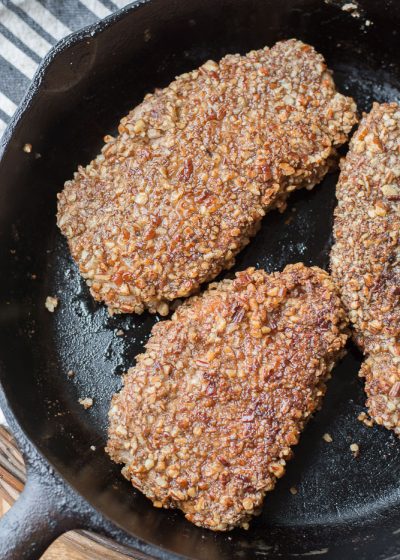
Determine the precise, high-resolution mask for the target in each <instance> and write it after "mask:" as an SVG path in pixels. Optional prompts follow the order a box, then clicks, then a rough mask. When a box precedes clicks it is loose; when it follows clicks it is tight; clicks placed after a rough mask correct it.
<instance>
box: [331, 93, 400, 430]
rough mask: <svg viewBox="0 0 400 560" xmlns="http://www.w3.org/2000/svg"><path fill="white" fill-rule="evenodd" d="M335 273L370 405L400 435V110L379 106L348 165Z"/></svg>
mask: <svg viewBox="0 0 400 560" xmlns="http://www.w3.org/2000/svg"><path fill="white" fill-rule="evenodd" d="M341 168H342V171H341V175H340V179H339V183H338V186H337V198H338V201H339V203H338V206H337V209H336V212H335V227H334V233H335V238H336V244H335V245H334V247H333V249H332V254H331V265H332V274H333V277H334V279H335V280H336V282H337V284H338V286H340V289H341V293H342V297H343V303H344V304H345V307H346V308H347V310H348V312H349V317H350V319H351V321H352V323H353V325H354V337H355V340H356V342H357V343H358V345H359V346H360V348H361V350H363V352H364V353H365V355H366V356H367V359H366V360H365V362H364V363H363V365H362V368H361V372H360V375H361V376H363V377H365V378H366V385H365V389H366V392H367V395H368V400H367V406H368V408H369V412H370V415H371V416H372V418H373V419H374V420H375V421H376V422H377V423H378V424H382V425H384V426H386V427H387V428H389V429H392V430H394V431H395V433H396V434H397V435H400V340H399V336H400V245H399V235H400V106H399V105H397V104H396V103H385V104H382V105H379V104H378V103H375V104H374V106H373V108H372V110H371V112H370V113H369V114H368V115H365V116H364V118H363V120H362V121H361V124H360V126H359V129H358V131H357V133H356V134H355V135H354V137H353V139H352V141H351V144H350V151H349V153H348V155H347V157H346V159H345V160H344V161H343V162H342V164H341Z"/></svg>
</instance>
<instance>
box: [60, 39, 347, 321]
mask: <svg viewBox="0 0 400 560" xmlns="http://www.w3.org/2000/svg"><path fill="white" fill-rule="evenodd" d="M355 120H356V117H355V104H354V102H353V100H352V99H350V98H347V97H344V96H343V95H340V94H339V93H336V90H335V85H334V82H333V80H332V77H331V74H330V72H329V71H328V70H327V69H326V66H325V63H324V60H323V57H322V56H321V55H320V54H318V53H316V52H315V50H314V49H313V48H312V47H310V46H308V45H305V44H303V43H301V42H300V41H295V40H290V41H284V42H281V43H277V44H276V45H275V46H274V47H273V48H271V49H269V48H264V49H262V50H259V51H252V52H250V53H249V54H247V55H246V56H239V55H229V56H226V57H225V58H223V59H222V60H221V61H220V63H219V64H217V63H216V62H212V61H208V62H206V63H205V64H204V65H203V66H201V67H200V68H199V69H197V70H194V71H193V72H190V73H188V74H183V75H182V76H180V77H179V78H177V79H176V80H175V81H174V82H172V83H171V84H170V85H169V86H168V87H167V88H165V89H162V90H157V91H156V92H155V93H154V94H153V95H148V96H146V97H145V99H144V101H143V103H141V104H140V105H139V106H138V107H136V108H135V109H134V110H133V111H131V112H130V113H129V114H128V115H127V116H126V117H124V118H123V119H122V120H121V123H120V126H119V135H118V136H117V137H116V138H113V137H111V136H108V137H106V138H105V140H106V145H105V146H104V148H103V150H102V152H101V154H100V155H99V156H98V157H97V158H96V159H95V160H94V161H92V162H91V163H90V164H89V165H88V166H87V167H79V169H78V171H77V172H76V173H75V176H74V178H73V180H71V181H67V183H66V184H65V187H64V190H63V192H62V193H60V194H59V203H58V225H59V227H60V228H61V231H62V232H63V233H64V235H65V236H66V237H67V239H68V243H69V246H70V249H71V253H72V256H73V257H74V259H75V260H76V262H77V263H78V265H79V269H80V272H81V274H82V275H83V277H84V278H85V279H86V280H87V282H88V284H89V286H90V290H91V293H92V295H93V296H94V297H95V298H96V299H97V300H103V301H105V302H106V304H107V305H108V306H109V308H110V311H111V312H136V313H141V312H142V311H143V310H144V309H145V308H148V309H149V310H150V311H153V312H154V311H158V312H159V313H160V314H161V315H166V314H167V313H168V303H167V302H169V301H171V300H173V299H175V298H179V297H183V296H188V295H190V294H191V293H193V292H195V291H196V290H197V289H198V288H199V285H200V284H201V283H202V282H206V281H209V280H211V279H213V278H214V277H215V276H216V275H217V274H218V273H219V272H220V271H221V270H223V269H224V268H229V267H231V266H232V265H233V263H234V257H235V255H236V254H237V253H238V252H239V251H240V250H241V249H242V247H243V246H244V245H246V244H247V243H248V241H249V238H250V237H251V236H253V235H254V234H255V233H256V231H257V229H258V227H259V224H260V220H261V218H262V217H263V216H264V214H265V213H266V212H267V211H268V210H271V209H272V208H276V207H277V208H279V209H283V208H284V206H285V200H286V197H287V196H288V193H289V192H290V191H293V190H294V189H296V188H300V187H309V188H311V187H312V186H314V185H315V184H316V183H318V182H319V181H320V180H321V179H322V177H323V176H324V175H325V174H326V172H327V171H328V169H329V168H330V167H331V165H332V162H333V160H334V158H335V146H339V145H341V144H343V143H344V142H345V141H346V139H347V135H348V133H349V132H350V129H351V127H352V125H353V124H354V122H355Z"/></svg>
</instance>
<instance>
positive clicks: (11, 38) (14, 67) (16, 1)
mask: <svg viewBox="0 0 400 560" xmlns="http://www.w3.org/2000/svg"><path fill="white" fill-rule="evenodd" d="M130 1H131V0H112V1H111V0H0V137H1V136H2V134H3V132H4V129H5V127H6V125H7V123H8V121H9V120H10V118H11V117H12V115H13V113H14V111H15V109H16V108H17V105H18V103H19V101H20V100H21V98H22V96H23V94H24V93H25V91H26V89H27V87H28V85H29V82H30V80H31V79H32V77H33V75H34V73H35V70H36V67H37V65H38V64H39V62H40V60H41V59H42V58H43V57H44V55H45V54H46V53H47V51H48V50H49V49H50V48H51V47H52V45H54V43H56V42H57V41H59V40H60V39H62V38H63V37H65V35H68V34H69V33H71V32H72V31H76V30H77V29H80V28H81V27H84V26H85V25H88V24H90V23H93V22H95V21H96V20H98V19H100V18H104V17H106V16H108V15H110V14H111V13H112V12H114V11H116V10H118V9H119V8H123V7H124V6H126V5H127V4H129V3H130Z"/></svg>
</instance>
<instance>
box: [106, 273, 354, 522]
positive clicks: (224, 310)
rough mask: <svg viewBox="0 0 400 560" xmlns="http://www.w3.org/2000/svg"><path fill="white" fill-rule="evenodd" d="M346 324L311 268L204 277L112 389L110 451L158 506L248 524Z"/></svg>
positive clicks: (320, 386) (309, 409)
mask: <svg viewBox="0 0 400 560" xmlns="http://www.w3.org/2000/svg"><path fill="white" fill-rule="evenodd" d="M346 325H347V319H346V315H345V312H344V310H343V309H342V307H341V302H340V299H339V296H338V294H337V293H336V289H335V287H334V285H333V282H332V280H331V279H330V277H329V276H328V274H327V273H326V272H324V271H322V270H321V269H319V268H307V267H305V266H304V265H302V264H296V265H290V266H287V267H286V268H285V270H284V271H283V272H282V273H274V274H270V275H267V274H266V273H265V272H263V271H261V270H258V271H256V270H254V269H252V268H249V269H248V270H246V271H244V272H240V273H238V274H236V279H235V280H233V281H232V280H225V281H223V282H220V283H215V284H212V285H211V286H210V287H209V289H208V290H207V291H206V292H205V293H204V294H203V295H201V296H194V297H192V298H191V299H189V300H188V301H186V302H185V303H184V304H183V305H181V306H180V307H179V308H178V310H177V311H176V312H175V313H174V315H173V317H172V319H171V320H168V321H162V322H160V323H158V324H156V325H155V326H154V327H153V331H152V335H151V338H150V340H149V341H148V343H147V345H146V352H145V353H144V354H141V355H139V356H138V357H137V364H136V366H135V367H133V368H132V369H130V370H129V371H128V373H127V374H126V376H125V378H124V387H123V389H122V390H121V392H120V393H117V394H116V395H114V397H113V400H112V405H111V409H110V413H109V420H110V426H109V441H108V448H107V451H108V453H109V454H110V456H111V458H112V459H113V460H114V461H116V462H118V463H124V464H125V466H124V468H123V469H122V473H123V474H124V476H125V477H126V478H127V479H128V480H130V481H131V482H132V484H133V486H135V487H136V488H138V489H139V490H141V491H142V492H143V493H144V494H146V496H148V497H149V498H150V499H151V500H152V501H153V503H154V505H155V506H156V507H165V508H171V507H175V508H180V509H181V510H182V511H183V512H184V513H185V516H186V518H187V519H188V520H189V521H192V522H193V523H195V524H196V525H199V526H202V527H207V528H209V529H213V530H218V531H224V530H228V529H232V528H233V527H235V526H243V527H246V526H247V522H248V521H249V519H250V518H251V516H252V515H253V514H256V513H257V512H259V511H260V509H261V505H262V502H263V499H264V495H265V493H266V492H267V491H269V490H272V489H273V487H274V485H275V481H276V478H279V477H281V476H282V475H283V474H284V472H285V464H286V461H287V460H288V459H289V458H290V457H291V454H292V452H291V446H293V445H294V444H296V443H297V441H298V439H299V436H300V432H301V431H302V429H303V427H304V425H305V424H306V422H307V420H308V419H309V418H310V415H311V414H312V413H313V412H314V411H315V409H316V408H318V406H319V405H320V403H321V399H322V397H323V395H324V393H325V382H326V381H327V379H328V378H329V376H330V371H331V369H332V368H333V366H334V364H335V362H336V360H337V359H338V357H339V356H340V355H341V353H342V350H343V347H344V344H345V342H346V338H347V335H346V332H345V328H346Z"/></svg>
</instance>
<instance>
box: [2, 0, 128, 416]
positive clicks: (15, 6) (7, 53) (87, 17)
mask: <svg viewBox="0 0 400 560" xmlns="http://www.w3.org/2000/svg"><path fill="white" fill-rule="evenodd" d="M130 1H131V0H112V1H111V0H0V138H1V136H2V135H3V132H4V129H5V128H6V125H7V123H8V121H9V120H10V118H11V117H12V115H13V114H14V111H15V110H16V108H17V105H18V103H19V102H20V100H21V98H22V96H23V95H24V93H25V91H26V89H27V87H28V86H29V82H30V81H31V79H32V78H33V75H34V73H35V70H36V68H37V66H38V64H39V62H40V60H41V59H42V58H43V57H44V55H45V54H46V53H47V51H48V50H49V49H50V48H51V47H52V46H53V45H54V44H55V43H56V42H57V41H59V40H60V39H62V38H63V37H65V35H69V34H70V33H72V31H76V30H77V29H80V28H81V27H84V26H85V25H89V24H90V23H93V22H95V21H96V20H98V19H100V18H104V17H106V16H108V15H110V14H111V13H112V12H114V11H116V10H118V9H119V8H123V7H124V6H126V5H127V4H129V3H130ZM4 421H5V419H4V416H3V414H2V412H1V410H0V424H2V423H4Z"/></svg>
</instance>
